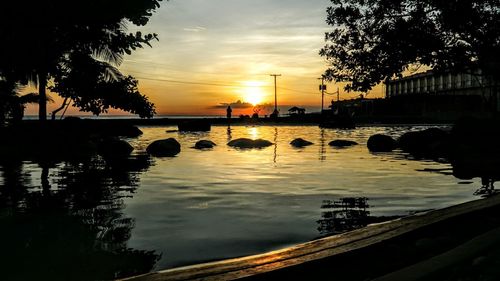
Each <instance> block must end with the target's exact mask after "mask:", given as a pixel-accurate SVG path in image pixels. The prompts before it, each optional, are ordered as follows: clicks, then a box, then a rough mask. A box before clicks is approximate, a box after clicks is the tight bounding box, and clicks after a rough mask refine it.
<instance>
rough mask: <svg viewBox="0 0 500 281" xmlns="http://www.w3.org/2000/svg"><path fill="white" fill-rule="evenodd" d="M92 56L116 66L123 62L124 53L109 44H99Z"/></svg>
mask: <svg viewBox="0 0 500 281" xmlns="http://www.w3.org/2000/svg"><path fill="white" fill-rule="evenodd" d="M92 56H93V57H95V58H96V59H98V60H103V61H105V62H109V63H110V64H113V65H115V66H119V65H121V64H122V62H123V54H122V53H120V52H116V51H114V50H112V49H111V48H109V46H107V45H102V46H99V48H97V49H95V50H94V51H93V53H92Z"/></svg>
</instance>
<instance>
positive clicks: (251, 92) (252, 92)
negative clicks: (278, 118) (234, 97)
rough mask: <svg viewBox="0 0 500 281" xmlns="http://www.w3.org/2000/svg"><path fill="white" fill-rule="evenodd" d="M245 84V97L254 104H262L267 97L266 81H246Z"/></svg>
mask: <svg viewBox="0 0 500 281" xmlns="http://www.w3.org/2000/svg"><path fill="white" fill-rule="evenodd" d="M243 84H244V85H245V88H244V91H243V94H244V97H243V99H244V100H245V101H246V102H248V103H251V104H252V105H253V106H256V105H258V104H262V103H263V102H264V98H265V92H264V89H263V87H264V86H265V83H264V82H261V81H245V82H244V83H243Z"/></svg>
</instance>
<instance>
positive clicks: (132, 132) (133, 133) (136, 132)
mask: <svg viewBox="0 0 500 281" xmlns="http://www.w3.org/2000/svg"><path fill="white" fill-rule="evenodd" d="M140 135H142V131H141V129H139V128H137V127H136V126H126V127H124V128H123V131H122V132H121V134H120V136H123V137H127V138H136V137H139V136H140Z"/></svg>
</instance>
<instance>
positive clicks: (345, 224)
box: [318, 197, 370, 235]
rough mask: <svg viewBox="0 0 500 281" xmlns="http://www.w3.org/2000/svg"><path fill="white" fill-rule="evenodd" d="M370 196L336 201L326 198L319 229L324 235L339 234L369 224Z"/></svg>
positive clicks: (322, 207)
mask: <svg viewBox="0 0 500 281" xmlns="http://www.w3.org/2000/svg"><path fill="white" fill-rule="evenodd" d="M367 201H368V198H365V197H359V198H340V199H339V200H336V201H331V200H324V201H323V204H322V205H321V209H324V210H328V211H323V212H322V213H321V217H322V219H320V220H318V224H319V226H318V231H319V232H320V233H321V234H322V235H328V234H338V233H342V232H346V231H350V230H353V229H357V228H361V227H364V226H366V225H368V216H369V215H370V212H369V211H367V209H368V208H369V206H368V203H367Z"/></svg>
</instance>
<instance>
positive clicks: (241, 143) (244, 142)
mask: <svg viewBox="0 0 500 281" xmlns="http://www.w3.org/2000/svg"><path fill="white" fill-rule="evenodd" d="M227 145H229V146H232V147H237V148H264V147H268V146H271V145H273V143H272V142H270V141H267V140H263V139H256V140H252V139H247V138H241V139H235V140H232V141H230V142H229V143H228V144H227Z"/></svg>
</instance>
